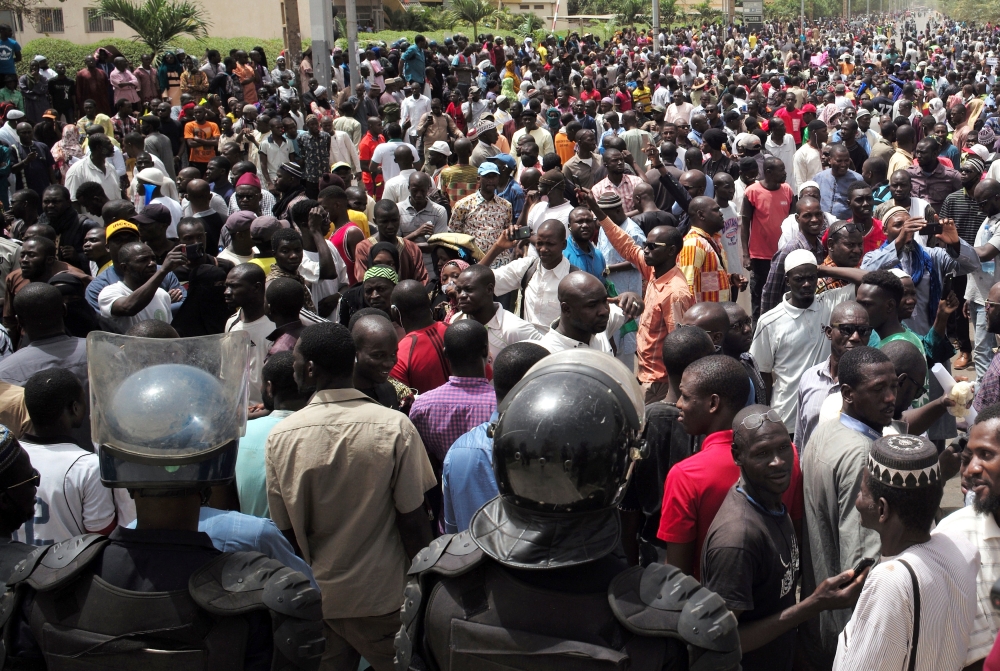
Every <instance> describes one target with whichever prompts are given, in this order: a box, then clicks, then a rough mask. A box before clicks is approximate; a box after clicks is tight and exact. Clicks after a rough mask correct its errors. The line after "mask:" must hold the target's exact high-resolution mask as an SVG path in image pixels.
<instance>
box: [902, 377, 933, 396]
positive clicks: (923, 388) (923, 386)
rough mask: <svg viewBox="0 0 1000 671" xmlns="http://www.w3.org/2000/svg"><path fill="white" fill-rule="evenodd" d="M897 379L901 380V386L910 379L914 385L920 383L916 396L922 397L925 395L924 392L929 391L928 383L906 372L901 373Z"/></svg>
mask: <svg viewBox="0 0 1000 671" xmlns="http://www.w3.org/2000/svg"><path fill="white" fill-rule="evenodd" d="M896 380H897V381H898V382H899V384H900V386H902V385H903V383H904V382H906V381H907V380H909V381H910V382H911V383H912V384H914V385H919V386H918V387H917V394H916V396H914V398H920V397H921V396H923V395H924V394H926V393H927V385H926V384H923V383H921V382H918V381H917V380H914V379H913V378H912V377H910V376H909V375H907V374H906V373H901V374H900V375H899V377H897V378H896Z"/></svg>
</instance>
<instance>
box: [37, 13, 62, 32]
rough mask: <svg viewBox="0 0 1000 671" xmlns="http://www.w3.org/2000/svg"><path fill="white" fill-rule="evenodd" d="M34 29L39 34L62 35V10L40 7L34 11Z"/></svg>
mask: <svg viewBox="0 0 1000 671" xmlns="http://www.w3.org/2000/svg"><path fill="white" fill-rule="evenodd" d="M35 29H36V30H38V32H40V33H62V32H65V29H64V28H63V10H61V9H51V8H48V7H40V8H38V9H36V10H35Z"/></svg>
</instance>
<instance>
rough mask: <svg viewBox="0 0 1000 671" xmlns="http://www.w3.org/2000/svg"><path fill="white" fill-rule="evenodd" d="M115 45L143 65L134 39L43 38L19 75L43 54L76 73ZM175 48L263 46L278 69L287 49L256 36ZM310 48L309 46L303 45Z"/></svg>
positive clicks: (29, 49) (225, 50)
mask: <svg viewBox="0 0 1000 671" xmlns="http://www.w3.org/2000/svg"><path fill="white" fill-rule="evenodd" d="M108 45H112V46H114V47H115V48H117V49H118V50H119V51H120V52H122V54H124V56H125V57H126V58H127V59H129V62H130V63H131V64H132V65H134V66H138V65H139V58H140V56H142V54H143V53H145V52H146V51H148V49H147V48H146V45H144V44H143V43H142V42H133V41H132V40H130V39H126V38H121V37H112V38H108V39H106V40H101V41H100V42H95V43H93V44H74V43H73V42H69V41H67V40H57V39H53V38H51V37H40V38H38V39H36V40H32V41H30V42H28V43H27V44H25V45H24V46H23V47H22V53H23V54H24V58H23V59H22V60H21V62H20V63H18V64H17V71H18V74H26V73H27V72H28V63H29V62H31V59H32V58H34V57H35V54H42V55H43V56H45V57H46V58H48V59H49V67H52V68H55V66H56V63H65V64H66V70H67V72H68V73H70V74H72V73H73V72H76V71H77V70H79V69H80V68H82V67H83V59H84V57H85V56H88V55H90V54H93V53H94V51H96V50H97V49H98V47H103V46H108ZM173 46H174V47H176V48H180V49H183V50H184V51H186V52H187V53H189V54H197V55H198V56H201V55H202V54H204V53H205V49H218V50H219V53H221V54H222V55H223V57H225V56H228V55H229V50H230V49H244V50H247V49H251V48H252V47H257V46H259V47H263V48H264V53H266V54H267V62H268V65H269V66H271V67H272V68H273V67H274V59H275V57H276V56H277V55H278V52H280V51H281V50H282V49H283V46H282V43H281V40H261V39H258V38H256V37H231V38H209V39H207V40H192V39H179V40H176V42H175V43H174V44H173ZM303 46H304V47H305V46H308V45H307V44H304V45H303Z"/></svg>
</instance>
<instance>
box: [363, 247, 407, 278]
mask: <svg viewBox="0 0 1000 671" xmlns="http://www.w3.org/2000/svg"><path fill="white" fill-rule="evenodd" d="M382 252H389V254H391V255H392V260H393V262H394V263H395V264H396V267H397V268H399V248H398V247H397V246H396V245H394V244H392V243H391V242H376V243H375V244H374V245H372V248H371V249H369V250H368V267H369V268H373V267H375V258H376V257H377V256H378V255H379V254H381V253H382ZM365 279H368V278H367V277H365Z"/></svg>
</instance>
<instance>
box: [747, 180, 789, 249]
mask: <svg viewBox="0 0 1000 671" xmlns="http://www.w3.org/2000/svg"><path fill="white" fill-rule="evenodd" d="M743 197H744V198H745V199H746V200H747V201H749V202H750V204H752V205H753V207H754V212H753V219H752V220H751V221H750V258H751V259H768V260H770V259H771V257H772V256H774V254H775V252H777V251H778V241H779V240H780V239H781V222H782V221H784V220H785V217H787V216H788V213H789V212H790V211H791V208H792V187H790V186H788V184H787V183H784V184H782V185H781V186H779V187H778V188H777V189H775V190H774V191H768V190H767V189H765V188H764V186H763V185H762V184H761V183H760V182H754V183H753V184H751V185H750V186H748V187H747V190H746V194H745V195H744V196H743Z"/></svg>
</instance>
